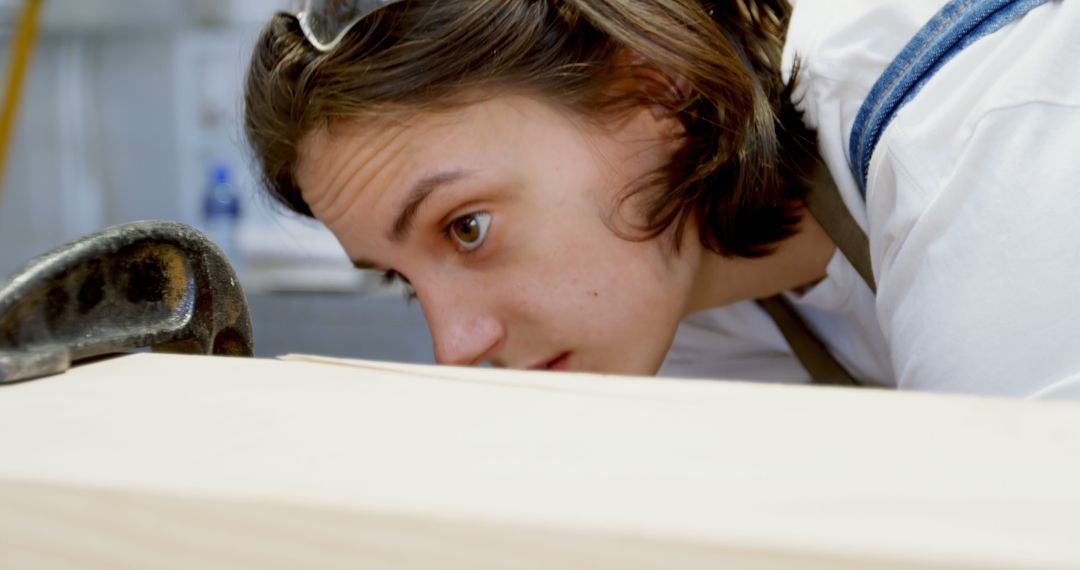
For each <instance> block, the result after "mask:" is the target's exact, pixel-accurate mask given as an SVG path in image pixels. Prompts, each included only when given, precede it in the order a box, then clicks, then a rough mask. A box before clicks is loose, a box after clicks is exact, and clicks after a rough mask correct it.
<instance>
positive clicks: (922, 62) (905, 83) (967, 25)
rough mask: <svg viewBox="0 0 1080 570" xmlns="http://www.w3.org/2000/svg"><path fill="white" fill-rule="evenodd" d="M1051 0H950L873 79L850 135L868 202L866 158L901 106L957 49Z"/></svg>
mask: <svg viewBox="0 0 1080 570" xmlns="http://www.w3.org/2000/svg"><path fill="white" fill-rule="evenodd" d="M1048 1H1049V0H952V1H950V2H949V3H948V4H946V5H945V7H944V8H942V9H941V11H940V12H938V13H937V15H935V16H934V17H933V19H931V20H930V22H929V23H928V24H926V26H924V27H923V28H922V29H921V30H919V33H918V34H916V35H915V37H914V38H912V40H911V42H909V43H908V44H907V46H905V47H904V49H903V50H902V51H901V52H900V55H899V56H897V57H896V59H895V60H893V62H892V63H891V64H890V65H889V67H888V68H887V69H886V70H885V73H883V74H882V75H881V77H880V78H879V79H878V80H877V83H875V84H874V87H873V88H872V89H871V90H870V94H869V95H868V96H867V98H866V100H865V101H864V102H863V105H862V108H860V109H859V114H858V115H857V116H856V118H855V125H854V127H853V128H852V131H851V142H850V148H849V149H848V151H849V153H850V156H849V159H848V160H849V161H850V166H851V171H852V173H853V174H854V175H855V181H856V182H857V183H858V185H859V192H861V193H862V195H863V197H864V198H865V197H866V178H867V174H868V173H869V170H870V157H871V155H872V154H873V153H874V148H875V147H876V146H877V143H878V140H879V139H880V138H881V133H882V132H884V131H885V127H887V126H889V123H890V122H892V119H893V117H894V116H896V113H897V112H898V111H899V110H900V108H901V107H903V106H904V105H906V104H907V103H908V101H910V100H911V98H912V97H914V96H915V95H916V94H917V93H918V92H919V90H920V89H922V87H923V85H925V84H926V82H927V80H929V79H930V77H932V76H933V75H934V73H936V72H937V70H938V69H940V68H941V67H942V66H943V65H945V63H947V62H948V61H949V60H950V59H952V58H953V56H955V55H956V54H957V53H959V52H960V50H962V49H964V48H966V47H967V46H969V45H971V44H972V43H974V42H975V40H978V39H979V38H981V37H983V36H985V35H987V34H990V33H993V32H995V31H997V30H998V29H1000V28H1001V27H1002V26H1004V25H1005V24H1008V23H1009V22H1012V21H1013V20H1017V19H1019V18H1020V17H1021V16H1023V15H1024V14H1026V13H1028V12H1029V11H1030V10H1031V9H1032V8H1035V7H1037V6H1039V5H1041V4H1045V3H1046V2H1048Z"/></svg>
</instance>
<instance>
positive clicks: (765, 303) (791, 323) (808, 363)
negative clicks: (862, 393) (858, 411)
mask: <svg viewBox="0 0 1080 570" xmlns="http://www.w3.org/2000/svg"><path fill="white" fill-rule="evenodd" d="M758 304H759V305H761V308H763V309H765V312H767V313H769V316H770V317H772V320H773V322H774V323H776V326H777V327H779V328H780V332H781V334H783V335H784V339H785V340H787V343H788V346H790V347H791V350H792V352H794V353H795V357H796V358H798V359H799V363H800V364H802V366H803V368H805V369H806V371H807V372H809V373H810V377H811V378H812V379H813V380H814V383H815V384H827V385H832V386H858V385H859V383H858V382H857V381H856V380H855V378H854V377H852V376H851V374H849V373H848V371H847V370H845V369H844V367H843V366H841V364H840V363H839V362H837V361H836V359H835V358H833V356H832V354H829V350H828V349H827V348H826V347H825V344H824V343H822V342H821V340H819V339H818V337H817V335H815V334H814V331H812V330H811V329H810V327H809V326H808V325H807V324H806V321H804V320H803V319H802V317H801V316H800V315H799V313H798V312H797V311H796V310H795V307H792V306H791V303H789V302H788V300H787V299H785V298H784V297H782V296H780V295H776V296H773V297H769V298H768V299H759V300H758Z"/></svg>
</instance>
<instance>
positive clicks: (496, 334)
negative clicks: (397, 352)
mask: <svg viewBox="0 0 1080 570" xmlns="http://www.w3.org/2000/svg"><path fill="white" fill-rule="evenodd" d="M472 293H473V294H470V293H468V292H466V291H464V290H462V289H457V290H456V291H455V290H453V289H448V288H445V287H443V288H439V287H438V286H436V288H435V292H434V293H432V294H428V295H422V296H421V299H420V304H421V306H422V307H423V309H424V317H425V318H426V319H427V322H428V328H429V329H430V331H431V339H432V343H433V344H434V348H435V360H436V362H438V363H439V364H451V365H456V366H473V365H476V364H480V363H481V362H483V361H485V360H488V359H489V358H491V357H492V355H493V354H494V353H495V351H496V349H497V348H498V346H499V345H500V344H501V343H502V341H503V339H504V337H505V335H506V330H505V328H504V327H503V324H502V323H501V322H500V321H499V319H498V318H496V316H495V315H494V314H493V312H492V311H491V310H490V308H489V307H488V306H487V303H485V302H483V301H482V300H481V299H480V298H475V297H474V295H475V293H476V292H472ZM477 297H479V296H477Z"/></svg>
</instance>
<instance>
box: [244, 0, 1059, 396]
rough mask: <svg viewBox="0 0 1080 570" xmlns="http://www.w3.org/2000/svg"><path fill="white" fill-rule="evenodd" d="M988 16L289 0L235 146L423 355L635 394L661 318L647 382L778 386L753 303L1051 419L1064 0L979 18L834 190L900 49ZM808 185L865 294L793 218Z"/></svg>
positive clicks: (776, 0)
mask: <svg viewBox="0 0 1080 570" xmlns="http://www.w3.org/2000/svg"><path fill="white" fill-rule="evenodd" d="M1023 3H1024V2H1013V3H1009V2H996V4H998V5H1001V4H1005V5H1018V4H1023ZM991 4H995V3H994V2H989V1H984V2H981V3H980V2H978V1H967V2H956V1H954V2H952V3H949V4H948V5H946V3H945V2H944V1H943V0H800V1H799V3H798V5H797V7H794V8H793V7H792V6H791V5H789V4H788V3H787V2H786V1H783V0H773V1H770V0H763V1H754V0H733V1H729V2H707V1H703V0H635V1H631V0H563V1H556V0H498V1H495V0H491V1H487V0H442V1H434V0H400V1H393V0H390V1H374V2H373V1H352V2H349V1H338V2H334V1H329V0H327V1H323V2H318V1H309V2H307V7H306V10H305V11H304V12H302V13H301V14H300V15H299V16H297V15H291V14H280V15H278V16H276V17H275V18H274V19H273V21H271V22H270V24H269V25H268V26H267V27H266V29H265V30H264V32H263V34H262V37H261V38H260V40H259V42H258V44H257V45H256V48H255V53H254V56H253V58H252V64H251V69H250V72H249V76H248V83H247V93H246V130H247V134H248V138H249V140H250V141H251V144H252V146H253V148H254V150H255V153H256V156H257V158H258V161H259V163H260V165H261V168H262V169H263V173H264V175H265V182H266V186H267V189H268V191H269V192H270V193H271V194H272V195H273V196H274V197H275V198H277V199H278V200H279V201H281V202H282V203H284V204H285V205H287V206H288V207H290V208H291V209H293V210H295V211H297V212H299V213H301V214H304V215H309V216H313V217H315V218H317V219H319V220H320V221H321V222H322V223H324V224H325V225H326V226H327V227H328V228H329V229H330V230H331V231H332V232H333V233H334V234H335V235H336V237H337V238H338V240H339V241H340V242H341V244H342V246H343V247H344V249H345V251H346V252H347V253H348V254H349V256H350V257H351V258H352V259H353V260H354V261H355V263H356V265H357V266H358V267H361V268H369V269H379V270H382V271H385V272H387V274H388V275H390V276H392V277H399V278H401V279H404V280H407V282H408V283H410V286H411V288H412V291H413V292H414V294H415V296H416V297H417V298H418V300H419V302H420V304H421V306H422V307H423V309H424V312H425V316H426V317H427V320H428V323H429V326H430V328H431V332H432V337H433V339H434V343H435V352H436V357H437V359H438V360H439V361H440V362H443V363H449V364H461V365H470V364H476V363H479V362H484V361H488V362H491V363H493V364H495V365H498V366H507V367H514V368H543V369H556V370H584V371H596V372H614V373H625V374H652V373H655V372H656V371H657V369H658V368H659V367H660V366H661V364H662V362H663V361H664V359H665V356H666V355H669V348H670V347H671V344H672V340H673V338H674V337H675V334H676V331H677V330H678V328H679V324H680V322H681V321H684V327H683V333H682V337H681V339H682V340H683V342H682V343H677V344H676V349H674V350H672V351H670V355H672V356H669V358H668V362H669V364H671V363H672V362H673V361H675V360H681V361H683V362H686V361H687V360H689V361H690V362H691V367H690V369H692V370H694V372H696V373H698V374H699V375H700V374H708V375H713V376H724V377H741V378H751V377H760V378H765V379H768V378H771V379H782V378H780V377H783V376H790V375H791V374H792V373H791V367H790V365H789V363H790V361H789V360H785V359H784V357H782V356H781V355H783V354H784V350H783V347H782V343H783V340H781V339H782V337H780V335H779V334H778V332H777V330H776V328H775V327H774V326H773V325H772V324H771V323H770V321H769V316H768V315H767V314H766V311H764V310H762V309H761V308H760V307H759V306H758V305H756V304H753V300H756V299H765V298H774V299H775V298H776V296H779V298H780V299H783V300H784V301H785V302H784V303H782V305H784V306H786V307H788V309H789V314H788V316H791V315H792V314H793V315H794V318H795V320H796V321H805V322H806V323H808V328H809V329H810V330H811V331H815V332H817V333H818V336H819V337H820V338H821V341H822V342H823V348H824V349H825V350H824V351H823V352H827V354H828V356H829V357H832V358H834V359H835V360H836V361H838V363H839V364H840V365H841V367H842V368H843V369H846V373H847V374H849V375H850V377H852V378H853V379H854V381H855V382H857V383H862V384H871V385H880V386H895V387H899V388H915V389H928V390H942V391H961V392H972V393H983V394H1002V395H1014V396H1046V397H1068V396H1070V394H1071V395H1073V396H1080V394H1078V392H1080V388H1078V385H1080V334H1078V332H1077V325H1076V324H1075V323H1077V322H1078V320H1080V302H1078V301H1077V300H1076V299H1075V296H1074V295H1072V290H1073V284H1074V283H1075V282H1077V278H1080V248H1078V247H1077V245H1078V244H1077V235H1076V232H1075V230H1072V229H1070V228H1071V227H1072V224H1073V220H1072V218H1073V213H1074V212H1076V211H1080V210H1078V209H1077V208H1076V206H1080V193H1077V192H1075V191H1073V190H1072V188H1073V186H1074V185H1075V183H1074V182H1073V181H1074V180H1076V179H1078V176H1076V175H1078V174H1080V165H1078V164H1077V161H1076V160H1075V159H1074V158H1072V157H1073V156H1074V155H1076V154H1077V150H1078V148H1077V147H1078V146H1080V135H1077V134H1076V133H1078V132H1080V130H1078V129H1080V80H1078V79H1077V78H1076V77H1075V74H1071V73H1068V72H1066V71H1065V70H1067V69H1070V65H1071V62H1073V61H1075V60H1076V57H1077V56H1080V37H1078V35H1077V32H1075V30H1076V29H1080V28H1077V24H1080V10H1078V9H1077V8H1076V7H1075V3H1071V4H1070V3H1068V2H1064V1H1060V0H1059V1H1051V2H1045V3H1044V2H1027V4H1030V5H1028V6H1026V7H1025V9H1024V10H1023V11H1022V13H1021V12H1018V13H1017V14H1016V15H1015V16H1014V17H1012V18H1010V19H1008V20H1007V21H1005V20H1002V21H999V22H996V24H995V22H994V21H992V20H991V21H990V22H989V23H990V24H995V25H994V26H993V28H994V30H993V33H991V34H989V35H986V36H984V37H981V38H979V39H977V40H976V39H974V38H972V41H970V42H967V41H965V42H962V43H964V44H968V43H970V45H966V47H965V48H964V49H963V50H962V51H960V52H959V53H957V54H955V57H952V59H950V60H949V61H947V62H944V61H943V62H942V63H941V65H940V69H937V70H936V71H937V72H936V73H935V74H934V76H933V78H932V79H931V80H929V81H927V82H926V83H925V84H923V85H921V86H920V88H919V89H918V95H917V96H916V97H914V98H913V99H911V100H910V101H909V102H907V104H906V106H904V107H903V109H902V110H901V111H900V112H899V113H897V114H896V115H895V117H894V118H893V119H892V120H891V122H889V123H887V124H885V125H881V133H880V134H881V138H880V140H879V141H878V142H877V144H876V146H872V147H871V148H870V150H871V151H872V154H871V152H870V151H864V150H863V149H862V148H856V152H865V154H867V156H868V157H869V156H872V160H870V161H869V164H868V165H867V166H866V167H865V169H864V170H863V169H856V171H855V173H854V174H853V170H852V168H851V167H849V158H850V157H851V155H852V153H851V152H850V151H849V144H848V141H849V133H850V132H851V131H852V128H853V126H858V125H857V121H856V119H857V115H858V114H859V111H860V107H861V106H862V105H863V103H864V101H866V100H867V98H868V96H870V95H872V94H873V93H872V88H874V87H875V83H876V82H878V81H879V78H881V77H882V74H883V73H885V72H886V71H887V68H889V66H890V62H892V61H893V60H894V58H896V56H897V54H901V52H905V50H904V47H905V45H906V44H907V43H908V42H909V40H911V38H912V37H913V36H917V35H918V34H919V33H920V30H921V29H925V28H924V25H925V24H926V23H927V22H938V21H943V20H942V19H941V18H935V15H936V14H939V12H940V11H942V10H943V8H944V9H946V10H951V9H962V10H967V11H968V12H969V13H970V12H974V13H975V15H979V14H978V13H979V12H987V11H988V10H989V9H990V8H989V6H990V5H991ZM939 15H940V14H939ZM950 18H951V14H950V13H946V14H945V17H944V20H946V21H947V20H949V19H950ZM953 19H955V18H953ZM980 22H982V20H980ZM998 28H1000V29H998ZM901 55H902V54H901ZM876 91H877V90H876V89H875V90H874V92H876ZM886 127H887V128H886ZM815 133H816V134H815ZM862 174H865V175H866V178H865V186H864V188H865V198H864V197H863V196H861V195H860V190H859V189H860V184H861V182H862V177H861V175H862ZM830 180H831V181H834V182H835V185H836V187H837V188H838V195H836V201H835V203H833V204H832V205H831V206H829V207H828V208H825V209H826V210H829V209H831V210H833V211H837V210H843V211H844V214H845V216H847V218H848V219H853V220H854V224H853V225H854V226H855V227H857V229H859V230H862V231H864V232H865V233H866V235H867V236H868V240H869V241H868V244H867V245H868V253H869V261H870V262H871V263H870V264H869V265H870V266H872V275H870V271H869V270H865V271H864V272H863V274H864V275H863V276H864V277H866V280H865V282H864V279H862V278H860V275H859V272H858V271H857V270H856V269H855V268H856V267H860V268H861V267H862V265H861V264H860V263H859V262H858V261H855V262H854V264H853V260H852V259H850V258H849V257H847V256H845V255H844V254H843V253H841V252H839V251H838V250H837V247H836V242H837V241H840V240H839V239H837V240H834V237H836V236H837V234H836V229H835V227H834V223H833V222H828V221H826V220H819V219H818V218H822V216H821V215H818V216H817V217H815V216H813V215H810V214H809V212H808V207H807V204H808V201H807V196H808V192H810V196H816V195H818V194H817V191H818V190H819V189H820V187H821V186H823V185H831V184H832V183H833V182H829V181H830ZM823 181H826V182H823ZM813 202H814V200H813V199H812V200H810V203H811V205H813ZM825 217H828V216H825ZM823 223H824V225H825V226H827V227H823ZM831 236H832V237H831ZM871 286H873V287H876V293H875V291H873V290H872V288H871ZM766 306H768V305H766ZM776 311H777V309H776V308H775V306H773V307H772V308H770V309H769V311H768V312H769V313H770V314H772V315H773V317H774V318H776V319H777V322H781V321H782V320H783V318H781V317H782V315H781V316H777V314H776ZM781 312H783V311H781ZM688 317H689V320H687V319H688ZM702 323H705V327H704V328H706V329H711V330H712V332H713V333H718V334H712V335H709V336H707V337H702V336H700V335H698V334H695V332H694V331H695V330H698V331H700V330H701V329H702ZM695 325H696V326H697V328H696V329H695ZM786 328H790V327H786ZM785 335H787V332H786V330H785ZM788 336H789V339H790V338H792V337H791V336H790V335H788ZM706 338H707V339H708V340H707V341H704V340H703V339H706ZM694 344H696V345H698V346H697V349H698V350H696V351H694V352H693V353H692V354H691V356H690V357H689V358H687V353H686V352H684V351H680V350H679V346H680V345H682V346H686V345H694ZM792 344H793V346H795V347H796V351H797V352H798V351H799V349H798V343H797V342H792ZM710 348H711V349H710ZM804 351H805V349H804ZM800 358H801V359H802V360H803V362H804V363H806V362H807V359H805V358H802V356H801V355H800ZM702 364H707V365H708V368H707V369H703V367H702V366H701V365H702ZM683 370H687V369H686V368H684V369H683ZM798 374H799V375H805V372H800V373H798Z"/></svg>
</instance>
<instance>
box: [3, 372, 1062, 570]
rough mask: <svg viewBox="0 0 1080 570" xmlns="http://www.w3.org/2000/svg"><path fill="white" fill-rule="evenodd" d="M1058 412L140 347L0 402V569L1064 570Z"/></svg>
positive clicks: (1001, 403) (1021, 405)
mask: <svg viewBox="0 0 1080 570" xmlns="http://www.w3.org/2000/svg"><path fill="white" fill-rule="evenodd" d="M309 360H310V359H309ZM1078 412H1080V406H1077V405H1075V404H1064V403H1034V402H1023V401H1008V400H998V399H989V398H971V397H945V396H930V395H925V394H898V393H891V392H885V391H860V390H846V389H830V388H820V387H799V386H772V385H751V384H743V383H734V382H708V381H683V380H669V379H638V378H633V379H631V378H619V377H602V376H589V375H573V374H550V373H521V372H508V371H498V370H477V369H449V368H434V367H411V366H400V365H389V364H384V363H370V362H351V361H327V362H312V361H307V362H301V361H291V362H278V361H269V360H242V359H220V358H206V357H182V356H165V355H134V356H130V357H123V358H118V359H114V360H108V361H104V362H99V363H95V364H92V365H88V366H83V367H79V368H77V369H75V370H73V371H72V372H70V373H68V374H67V375H64V376H60V377H55V378H50V379H45V380H40V381H36V382H30V383H26V384H20V385H16V386H9V387H6V388H4V389H2V390H0V430H2V432H3V433H4V434H6V436H5V437H4V438H0V505H2V508H0V567H5V568H6V567H13V568H16V567H17V568H76V567H77V568H93V567H109V568H123V567H132V568H136V567H146V566H147V564H146V562H147V561H148V560H153V557H155V556H156V557H158V560H157V563H155V564H151V566H154V567H177V568H179V567H188V568H189V567H200V568H217V567H221V568H224V567H265V568H276V567H290V566H291V567H295V566H315V565H320V566H322V567H339V566H340V567H369V568H455V569H456V568H507V567H515V568H565V567H568V566H579V567H590V568H670V567H683V568H706V567H709V568H713V567H716V565H717V564H733V565H738V566H739V567H751V568H770V567H783V568H788V567H791V566H793V565H795V564H798V565H800V566H813V565H819V566H822V567H825V566H828V567H844V566H862V567H865V566H867V565H873V566H875V567H882V566H885V567H897V568H913V567H920V566H937V567H1017V566H1024V567H1032V566H1039V567H1076V566H1080V540H1078V538H1077V537H1078V536H1080V533H1078V528H1080V527H1078V524H1077V522H1078V518H1080V515H1078V514H1077V513H1080V486H1078V485H1077V484H1076V481H1080V413H1078ZM148 557H149V558H148ZM508 561H514V563H513V564H510V563H508ZM170 565H171V566H170Z"/></svg>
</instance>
